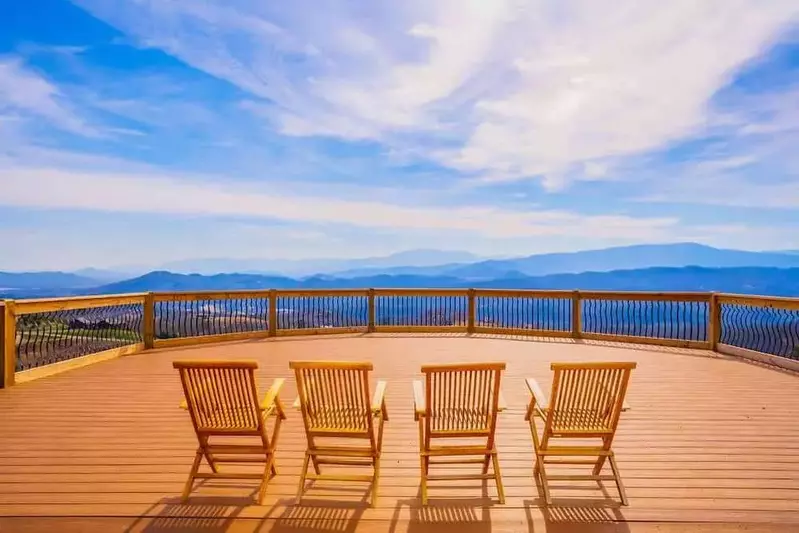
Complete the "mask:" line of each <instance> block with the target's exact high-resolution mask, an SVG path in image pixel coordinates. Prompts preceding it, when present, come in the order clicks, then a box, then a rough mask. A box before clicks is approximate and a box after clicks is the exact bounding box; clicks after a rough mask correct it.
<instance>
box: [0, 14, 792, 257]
mask: <svg viewBox="0 0 799 533" xmlns="http://www.w3.org/2000/svg"><path fill="white" fill-rule="evenodd" d="M7 4H8V5H4V7H3V8H2V11H3V13H2V16H0V239H2V242H3V243H4V250H5V253H2V254H0V269H7V270H27V269H72V268H79V267H84V266H96V267H114V266H118V265H131V264H136V265H140V264H146V265H152V266H156V265H158V264H161V263H165V262H168V261H174V260H179V259H187V258H208V257H232V258H236V257H240V258H254V257H264V258H311V257H358V256H370V255H381V254H388V253H391V252H394V251H398V250H402V249H409V248H441V249H458V250H468V251H471V252H474V253H477V254H481V255H524V254H531V253H538V252H549V251H569V250H577V249H585V248H599V247H604V246H613V245H623V244H632V243H643V242H647V243H656V242H683V241H698V242H704V243H707V244H711V245H716V246H723V247H734V248H743V249H752V250H761V249H791V248H796V249H799V150H797V148H796V147H797V146H799V22H797V21H798V20H799V19H798V18H797V17H799V4H797V3H796V1H795V0H789V1H782V0H771V1H769V2H762V1H756V0H755V1H735V0H719V1H712V0H708V1H704V2H696V1H695V0H687V1H681V0H673V1H670V2H657V3H655V2H647V3H642V2H638V1H633V0H630V1H625V0H619V1H618V2H613V3H612V5H611V4H607V3H605V2H594V1H585V0H549V1H548V0H507V1H506V0H490V1H489V0H485V1H477V0H457V1H456V0H452V1H450V0H447V1H431V0H409V1H404V2H396V1H383V0H377V1H372V2H358V1H349V2H348V1H337V0H295V1H292V2H262V1H258V0H208V1H203V2H201V1H199V0H185V1H177V0H150V1H147V0H116V1H114V2H108V1H106V0H76V1H74V2H68V1H65V0H30V1H27V2H9V3H7ZM645 4H646V5H645Z"/></svg>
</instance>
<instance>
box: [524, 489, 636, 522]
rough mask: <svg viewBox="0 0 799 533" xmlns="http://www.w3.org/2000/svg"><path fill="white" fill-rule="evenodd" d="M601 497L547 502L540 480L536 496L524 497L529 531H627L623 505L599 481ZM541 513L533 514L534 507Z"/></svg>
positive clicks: (571, 498)
mask: <svg viewBox="0 0 799 533" xmlns="http://www.w3.org/2000/svg"><path fill="white" fill-rule="evenodd" d="M551 488H553V489H555V490H557V489H558V488H568V489H571V490H575V489H578V490H579V489H580V488H584V489H585V490H587V491H590V490H596V487H589V486H586V485H582V486H580V485H565V484H563V483H558V484H553V485H552V486H551ZM598 488H599V490H600V491H601V492H602V494H603V496H604V498H603V499H597V498H590V499H589V498H575V497H561V498H559V497H557V496H555V497H554V498H553V502H552V503H553V505H546V499H545V497H544V491H543V490H542V488H541V484H540V483H536V489H537V490H538V498H536V499H534V500H530V499H525V500H524V512H525V515H526V517H527V525H528V532H529V533H575V532H577V531H579V532H580V533H625V532H629V531H630V527H629V526H628V525H627V522H626V519H625V518H624V514H623V513H622V506H621V504H620V503H619V501H618V500H617V499H614V498H613V496H611V494H610V493H609V492H608V491H607V489H606V488H605V486H604V484H602V483H599V484H598ZM535 510H538V511H540V513H541V515H542V516H541V518H536V517H535V516H534V511H535Z"/></svg>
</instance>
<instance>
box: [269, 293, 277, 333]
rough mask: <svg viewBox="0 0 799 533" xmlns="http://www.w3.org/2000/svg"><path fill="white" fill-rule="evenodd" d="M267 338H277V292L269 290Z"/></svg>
mask: <svg viewBox="0 0 799 533" xmlns="http://www.w3.org/2000/svg"><path fill="white" fill-rule="evenodd" d="M268 322H269V336H270V337H275V336H277V291H276V290H275V289H269V319H268Z"/></svg>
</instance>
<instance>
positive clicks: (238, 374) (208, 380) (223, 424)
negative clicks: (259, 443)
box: [172, 361, 263, 434]
mask: <svg viewBox="0 0 799 533" xmlns="http://www.w3.org/2000/svg"><path fill="white" fill-rule="evenodd" d="M172 366H173V367H174V368H176V369H178V371H179V373H180V380H181V382H182V383H183V394H184V395H185V397H186V404H187V406H188V410H189V413H190V414H191V418H192V422H193V423H194V427H195V429H196V430H197V432H198V433H202V434H214V433H228V434H230V433H233V434H250V433H260V432H261V429H262V427H263V418H262V417H261V412H260V409H259V405H258V391H257V388H256V383H255V370H256V369H257V368H258V363H257V362H256V361H175V362H174V363H172Z"/></svg>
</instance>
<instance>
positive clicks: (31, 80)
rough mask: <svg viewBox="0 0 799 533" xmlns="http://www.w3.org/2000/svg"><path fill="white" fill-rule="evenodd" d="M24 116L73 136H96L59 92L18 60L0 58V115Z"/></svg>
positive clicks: (96, 133)
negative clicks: (45, 122)
mask: <svg viewBox="0 0 799 533" xmlns="http://www.w3.org/2000/svg"><path fill="white" fill-rule="evenodd" d="M11 112H15V113H24V114H26V115H32V116H37V117H40V118H44V119H46V120H47V121H48V122H49V123H50V124H52V125H54V126H56V127H58V128H60V129H62V130H66V131H70V132H72V133H77V134H79V135H85V136H90V137H92V136H97V135H98V132H97V130H96V129H94V128H93V127H91V126H90V125H88V124H87V123H86V122H85V121H84V120H83V119H82V118H81V117H80V116H79V115H78V114H76V113H75V112H74V111H73V110H71V109H70V108H69V107H68V106H67V105H66V104H65V103H64V102H63V98H62V95H61V94H60V92H59V90H58V88H57V87H56V86H55V85H53V84H52V83H50V82H49V81H47V79H45V78H44V77H43V76H41V75H39V74H37V73H36V72H34V71H33V70H31V69H29V68H27V67H26V66H25V65H23V64H22V61H21V60H19V59H17V58H10V57H6V58H2V57H0V114H2V113H11Z"/></svg>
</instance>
